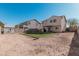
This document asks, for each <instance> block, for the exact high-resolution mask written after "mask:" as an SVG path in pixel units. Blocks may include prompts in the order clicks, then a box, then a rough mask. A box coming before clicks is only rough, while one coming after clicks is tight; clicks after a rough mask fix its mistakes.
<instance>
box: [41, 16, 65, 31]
mask: <svg viewBox="0 0 79 59" xmlns="http://www.w3.org/2000/svg"><path fill="white" fill-rule="evenodd" d="M42 26H43V31H44V32H64V31H65V29H66V17H65V16H51V17H49V18H48V19H46V20H44V21H43V22H42Z"/></svg>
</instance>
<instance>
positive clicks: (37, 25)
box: [15, 19, 42, 32]
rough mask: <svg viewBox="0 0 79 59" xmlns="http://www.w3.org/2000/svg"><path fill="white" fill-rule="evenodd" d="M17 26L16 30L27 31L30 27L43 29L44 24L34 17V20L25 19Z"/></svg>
mask: <svg viewBox="0 0 79 59" xmlns="http://www.w3.org/2000/svg"><path fill="white" fill-rule="evenodd" d="M15 28H17V29H16V31H21V32H24V31H26V30H28V29H38V30H41V28H42V25H41V23H40V22H39V21H37V20H36V19H32V20H29V21H25V22H23V23H20V24H18V25H16V26H15Z"/></svg>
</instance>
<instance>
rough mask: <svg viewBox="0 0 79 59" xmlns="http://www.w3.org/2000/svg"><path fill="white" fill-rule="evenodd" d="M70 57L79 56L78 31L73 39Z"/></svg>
mask: <svg viewBox="0 0 79 59" xmlns="http://www.w3.org/2000/svg"><path fill="white" fill-rule="evenodd" d="M68 56H79V33H78V31H76V32H75V33H74V37H73V39H72V42H71V45H70V50H69V54H68Z"/></svg>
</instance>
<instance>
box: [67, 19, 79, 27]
mask: <svg viewBox="0 0 79 59" xmlns="http://www.w3.org/2000/svg"><path fill="white" fill-rule="evenodd" d="M68 24H69V25H70V26H77V25H78V21H77V19H69V20H68Z"/></svg>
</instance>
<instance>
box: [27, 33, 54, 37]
mask: <svg viewBox="0 0 79 59" xmlns="http://www.w3.org/2000/svg"><path fill="white" fill-rule="evenodd" d="M51 34H53V33H42V34H26V35H28V36H31V37H36V38H40V37H47V36H50V35H51Z"/></svg>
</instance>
